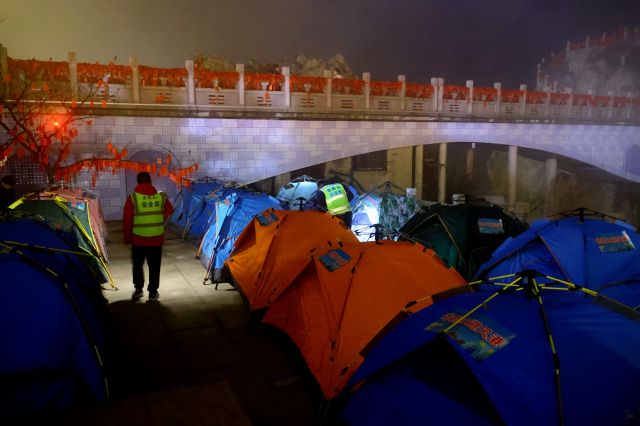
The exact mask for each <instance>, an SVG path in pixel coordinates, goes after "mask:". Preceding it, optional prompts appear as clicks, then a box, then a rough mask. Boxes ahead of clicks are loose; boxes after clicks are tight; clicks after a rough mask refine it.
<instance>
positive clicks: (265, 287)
mask: <svg viewBox="0 0 640 426" xmlns="http://www.w3.org/2000/svg"><path fill="white" fill-rule="evenodd" d="M331 241H333V244H339V243H357V242H358V240H357V238H356V236H355V235H354V234H353V233H352V232H351V230H350V229H349V228H347V227H346V226H345V225H344V224H343V222H342V221H341V220H340V219H339V218H337V217H335V216H332V215H330V214H328V213H324V212H318V211H312V210H308V211H299V210H273V209H270V210H267V211H265V212H263V213H262V214H261V215H259V216H257V217H256V218H254V219H253V221H252V222H251V223H250V224H249V225H248V226H246V227H245V229H244V230H243V231H242V233H241V234H240V236H239V237H238V239H237V240H236V244H235V247H234V249H233V253H232V254H231V256H230V257H229V259H227V261H226V266H227V268H228V269H229V271H230V272H231V275H232V276H233V279H234V281H235V283H236V284H237V286H238V287H239V288H240V290H241V291H242V293H243V295H244V297H245V299H246V300H247V301H248V302H249V306H250V308H251V310H252V311H253V310H259V309H262V308H265V307H267V306H268V305H269V304H271V302H273V301H274V300H275V299H276V298H277V297H278V296H279V295H280V294H281V293H282V292H283V291H284V290H285V289H286V288H287V287H288V285H289V284H290V283H291V281H293V279H294V278H295V277H296V276H297V275H298V274H299V273H300V272H302V270H303V269H304V268H305V267H306V265H307V264H308V263H309V261H310V259H311V251H312V250H313V249H314V248H316V247H321V246H322V245H325V246H326V245H327V244H329V243H330V242H331Z"/></svg>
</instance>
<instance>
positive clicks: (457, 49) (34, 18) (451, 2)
mask: <svg viewBox="0 0 640 426" xmlns="http://www.w3.org/2000/svg"><path fill="white" fill-rule="evenodd" d="M639 24H640V0H386V1H382V0H102V1H95V0H0V43H2V44H4V45H5V46H6V47H7V48H8V51H9V56H12V57H15V58H22V59H24V58H31V57H35V58H38V59H48V58H49V57H52V58H53V59H54V60H65V59H66V55H67V52H68V51H70V50H73V51H76V52H77V54H78V60H79V61H82V62H95V61H100V62H108V61H109V60H110V59H111V58H113V57H114V56H117V57H118V59H117V62H118V63H127V61H128V57H129V56H130V55H137V56H138V58H139V61H140V63H141V64H146V65H155V66H176V67H180V66H184V60H185V59H188V58H190V57H191V55H193V54H196V53H204V54H218V55H222V56H226V57H228V58H230V59H231V60H233V61H235V62H247V61H248V60H249V59H250V58H255V59H257V60H261V61H268V62H276V61H280V62H285V61H286V60H287V59H289V60H291V59H293V58H295V56H297V54H299V53H304V54H305V55H306V56H307V57H320V58H324V59H327V58H329V57H331V56H333V55H334V54H335V53H342V54H343V55H344V56H345V58H346V59H347V61H348V62H349V64H350V65H351V67H352V68H353V70H354V72H355V73H357V74H360V73H361V72H363V71H370V72H371V75H372V79H375V80H395V79H396V76H397V75H398V74H406V75H407V78H408V80H409V81H415V82H424V81H428V78H430V77H432V76H442V77H444V78H445V81H446V82H449V83H451V84H464V81H465V80H467V79H473V80H475V81H476V84H478V85H490V84H491V83H492V82H494V81H502V82H503V83H504V84H505V86H508V87H517V85H518V84H519V83H528V84H530V85H533V84H534V83H535V69H536V65H537V63H538V62H539V61H540V58H542V57H544V56H547V55H548V54H549V53H550V52H552V51H559V50H561V49H563V48H564V46H565V43H566V41H567V40H573V41H576V40H582V39H584V37H586V36H587V35H591V36H599V35H600V34H601V33H602V32H603V31H608V30H612V29H615V28H618V27H620V26H629V27H634V26H635V25H639Z"/></svg>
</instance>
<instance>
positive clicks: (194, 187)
mask: <svg viewBox="0 0 640 426" xmlns="http://www.w3.org/2000/svg"><path fill="white" fill-rule="evenodd" d="M223 186H224V182H222V181H219V180H216V179H213V180H206V181H195V182H193V183H192V184H191V185H190V186H189V187H183V188H182V189H181V190H180V192H179V193H178V195H177V197H176V200H175V202H174V211H173V214H172V215H171V218H170V219H169V221H170V222H171V223H173V224H175V225H178V226H179V227H181V228H183V229H184V230H185V231H184V235H183V237H186V236H189V237H195V238H201V237H202V235H204V231H205V230H206V226H207V223H208V220H209V217H210V216H211V213H212V207H211V206H212V204H213V201H214V199H215V198H211V197H209V198H208V197H207V196H208V195H209V194H211V193H214V192H215V191H217V190H219V189H220V188H222V187H223Z"/></svg>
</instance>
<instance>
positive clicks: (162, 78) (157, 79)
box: [139, 65, 187, 87]
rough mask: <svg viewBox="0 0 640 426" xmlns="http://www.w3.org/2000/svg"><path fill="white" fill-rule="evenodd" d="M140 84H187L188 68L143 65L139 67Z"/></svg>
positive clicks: (179, 85)
mask: <svg viewBox="0 0 640 426" xmlns="http://www.w3.org/2000/svg"><path fill="white" fill-rule="evenodd" d="M139 73H140V84H141V85H143V86H176V87H185V86H186V85H187V70H186V69H184V68H155V67H146V66H143V65H141V66H140V67H139Z"/></svg>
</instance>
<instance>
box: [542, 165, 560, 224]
mask: <svg viewBox="0 0 640 426" xmlns="http://www.w3.org/2000/svg"><path fill="white" fill-rule="evenodd" d="M557 174H558V160H557V159H556V158H548V159H547V160H546V161H545V167H544V207H543V209H544V210H543V213H544V215H545V216H548V215H550V214H553V210H554V204H555V203H554V199H553V195H554V194H553V193H554V184H555V180H556V176H557Z"/></svg>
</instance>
